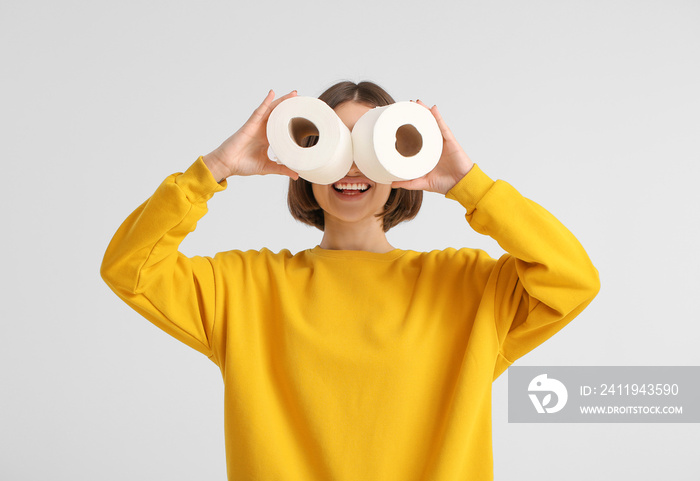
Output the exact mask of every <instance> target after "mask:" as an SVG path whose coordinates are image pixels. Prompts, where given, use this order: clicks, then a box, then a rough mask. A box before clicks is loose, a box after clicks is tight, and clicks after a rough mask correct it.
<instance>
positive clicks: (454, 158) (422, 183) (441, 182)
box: [391, 100, 474, 195]
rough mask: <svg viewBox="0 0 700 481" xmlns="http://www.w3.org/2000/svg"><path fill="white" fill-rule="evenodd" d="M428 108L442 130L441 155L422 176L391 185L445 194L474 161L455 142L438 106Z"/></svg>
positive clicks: (469, 168)
mask: <svg viewBox="0 0 700 481" xmlns="http://www.w3.org/2000/svg"><path fill="white" fill-rule="evenodd" d="M416 102H417V103H419V104H420V105H422V106H423V107H425V108H426V109H427V108H428V106H427V105H425V104H424V103H423V102H421V101H420V100H417V101H416ZM429 110H430V112H431V113H432V114H433V116H434V117H435V120H437V124H438V126H439V127H440V132H442V155H441V156H440V160H439V161H438V163H437V165H436V166H435V168H434V169H433V170H431V171H430V172H428V173H427V174H425V175H424V176H423V177H419V178H417V179H413V180H403V181H396V182H392V183H391V187H393V188H397V187H401V188H404V189H408V190H420V189H422V190H427V191H430V192H438V193H440V194H443V195H444V194H447V191H449V190H450V189H451V188H452V187H454V186H455V185H456V184H457V182H459V181H460V180H461V179H462V177H464V176H465V175H467V172H469V171H470V170H471V168H472V166H473V165H474V163H473V162H472V161H471V159H470V158H469V157H468V156H467V154H466V153H465V152H464V150H463V149H462V147H461V146H460V145H459V144H458V143H457V139H455V137H454V135H452V132H451V131H450V129H449V127H447V124H446V123H445V121H444V120H443V118H442V115H440V112H439V111H438V108H437V107H436V106H435V105H433V107H432V108H431V109H429Z"/></svg>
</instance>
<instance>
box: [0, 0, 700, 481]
mask: <svg viewBox="0 0 700 481" xmlns="http://www.w3.org/2000/svg"><path fill="white" fill-rule="evenodd" d="M699 26H700V2H697V1H694V0H687V1H680V0H675V1H671V0H663V1H661V0H659V1H641V0H627V1H620V0H604V1H603V0H596V1H591V0H588V1H576V2H574V1H559V0H550V1H545V0H538V1H522V0H509V1H485V0H482V1H466V2H445V1H433V2H431V3H430V4H428V3H427V2H408V1H392V2H382V1H377V0H372V1H364V0H358V1H350V2H342V3H331V2H327V1H325V2H324V1H315V2H310V1H307V2H304V1H298V2H282V1H280V2H278V3H271V2H255V3H254V2H231V1H229V2H223V1H218V2H203V1H197V2H195V1H176V2H173V1H167V2H166V1H151V2H141V1H139V2H137V1H134V0H128V1H124V0H122V1H119V2H117V1H113V2H99V1H86V0H82V1H77V0H72V1H71V0H66V1H62V2H50V1H46V0H44V1H22V2H20V1H18V0H9V1H8V0H3V2H2V3H1V4H0V53H1V54H2V56H1V58H2V73H1V74H0V76H1V79H0V81H1V82H2V85H1V88H0V99H1V104H0V127H1V131H0V132H1V133H0V135H1V139H2V143H1V154H2V157H1V158H2V166H3V174H2V198H3V207H4V215H3V219H2V226H3V227H2V231H3V235H2V240H1V242H2V255H3V262H2V265H3V268H2V274H3V275H2V290H1V292H2V294H1V295H2V302H1V303H0V309H1V311H0V315H1V323H2V324H1V331H0V366H2V367H0V478H1V479H3V480H38V479H71V480H95V479H100V480H123V479H137V480H152V479H169V480H191V479H207V480H223V479H225V459H224V433H223V399H222V393H223V386H222V382H221V375H220V373H219V371H218V369H217V367H216V366H215V365H213V364H212V363H211V362H210V361H208V360H207V359H206V358H205V357H204V356H202V355H201V354H199V353H197V352H196V351H193V350H191V349H189V348H188V347H186V346H184V345H182V344H180V343H178V342H177V341H175V340H174V339H172V338H170V337H169V336H167V335H166V334H164V333H162V332H161V331H159V330H158V329H156V328H155V327H153V326H152V325H151V324H150V323H149V322H147V321H146V320H144V319H143V318H141V317H139V316H138V314H136V313H135V312H133V311H131V310H130V309H129V308H128V307H127V306H126V305H125V304H123V303H122V302H121V301H120V300H119V299H118V298H117V297H116V296H115V295H114V294H112V293H111V291H109V290H108V288H107V286H106V285H105V284H104V283H103V282H102V281H101V279H100V277H99V266H100V262H101V258H102V254H103V252H104V250H105V248H106V246H107V243H108V241H109V240H110V238H111V236H112V234H113V233H114V231H115V230H116V229H117V227H118V226H119V224H120V223H121V222H122V220H123V219H124V218H126V216H127V215H128V214H129V213H130V212H131V211H132V210H133V209H134V208H136V207H137V206H138V205H139V204H140V203H141V202H143V201H144V200H145V199H146V198H147V197H148V196H149V195H150V194H151V193H152V192H153V190H155V188H156V187H157V186H158V184H159V183H160V182H161V181H162V179H163V178H165V177H166V176H167V175H168V174H170V173H172V172H177V171H182V170H184V169H186V168H187V167H188V166H189V165H190V164H191V163H192V162H193V161H194V160H195V159H196V158H197V157H198V156H199V155H202V154H205V153H207V152H209V151H211V150H212V149H214V148H215V147H216V146H218V145H219V143H220V142H221V141H223V140H224V139H225V138H226V137H228V136H229V135H230V134H231V133H233V132H234V131H235V130H236V129H237V128H238V127H239V126H240V125H241V124H242V123H243V122H244V121H245V119H247V118H248V116H249V114H250V113H251V112H252V110H253V109H254V108H255V107H256V106H257V105H258V104H259V103H260V101H261V100H262V99H263V98H264V96H265V94H266V93H267V91H268V89H270V88H273V89H275V91H276V92H278V94H280V95H282V94H284V93H286V92H288V91H290V90H292V89H298V90H299V92H300V94H301V95H312V96H317V95H318V94H320V93H321V92H322V91H323V90H324V89H325V88H326V87H328V86H330V85H331V84H333V83H335V82H336V81H339V80H343V79H350V80H354V81H359V80H363V79H371V80H374V81H376V82H378V83H379V84H380V85H382V86H384V87H385V88H386V89H387V90H388V91H389V92H390V93H392V95H393V96H394V97H395V98H396V99H397V100H408V99H415V98H420V99H421V100H423V101H424V102H426V103H428V104H429V105H432V104H437V105H438V106H439V107H440V109H441V112H442V114H443V116H444V118H445V119H446V121H447V123H448V125H449V126H450V127H451V128H452V130H453V132H454V133H455V135H456V136H457V138H458V140H459V141H460V143H461V144H462V146H463V147H464V149H465V150H466V152H467V153H468V155H469V156H470V157H471V158H472V160H474V161H475V162H477V163H478V164H479V165H480V166H481V167H482V168H483V170H484V171H486V172H487V173H488V174H489V175H490V176H491V177H493V178H501V179H504V180H507V181H508V182H510V183H511V184H513V185H514V186H516V188H518V189H519V190H520V191H521V192H522V193H523V194H524V195H526V196H528V197H530V198H532V199H533V200H535V201H537V202H538V203H540V204H542V205H543V206H545V207H546V208H547V209H548V210H550V211H551V212H552V213H553V214H554V215H556V216H557V217H558V218H559V219H560V220H561V221H562V222H563V223H564V224H565V225H566V226H568V227H569V228H570V229H571V230H572V231H573V232H574V234H575V235H576V236H577V237H578V238H579V239H580V241H581V242H582V243H583V245H584V246H585V247H586V249H587V250H588V252H589V254H590V256H591V258H592V259H593V261H594V263H595V264H596V266H597V267H598V269H599V270H600V273H601V279H602V286H603V287H602V291H601V292H600V294H599V296H598V298H597V299H596V300H595V301H594V302H593V304H592V305H591V306H590V307H589V308H588V309H587V310H586V311H585V312H584V313H583V314H581V315H580V316H579V317H578V318H577V319H576V320H575V321H574V322H573V323H572V324H571V325H569V326H567V327H566V328H565V329H564V330H563V331H562V332H561V333H559V334H558V335H557V336H556V337H555V338H553V339H552V340H551V341H550V342H548V343H546V344H544V345H542V346H541V347H539V348H538V349H536V350H535V351H534V352H532V353H530V354H529V355H528V356H526V357H525V358H523V359H521V360H520V361H519V364H521V365H528V364H529V365H699V364H700V353H698V350H697V340H698V338H699V337H700V327H698V324H699V319H698V314H697V307H696V306H697V303H696V302H695V299H697V292H699V291H700V277H699V276H698V274H697V273H698V268H699V267H700V265H699V264H700V255H699V254H698V247H697V246H698V243H699V242H700V228H699V224H698V220H697V218H698V217H697V216H698V214H697V210H698V206H700V194H699V193H698V192H699V191H698V188H697V186H698V182H697V176H698V174H700V169H699V168H698V162H699V161H700V140H699V138H700V93H699V90H698V86H700V65H699V62H700V61H699V60H698V59H700V28H698V27H699ZM286 184H287V181H286V178H282V177H272V176H267V177H256V178H252V177H247V178H239V179H231V182H230V184H229V188H228V189H227V190H226V191H225V192H223V193H220V194H217V195H216V196H215V197H214V199H212V201H211V202H210V211H209V214H208V215H207V216H206V217H204V218H203V219H202V221H201V222H200V223H199V225H198V228H197V231H196V232H195V233H194V234H192V235H191V236H190V237H189V238H188V239H186V241H185V242H184V243H183V245H182V251H183V252H185V253H187V254H190V255H193V254H206V255H213V254H214V253H216V252H217V251H221V250H227V249H232V248H239V249H248V248H260V247H263V246H266V247H269V248H270V249H272V250H273V251H277V250H279V249H282V248H289V249H290V250H292V251H293V252H296V251H298V250H301V249H304V248H308V247H313V246H314V245H316V244H317V243H318V242H319V241H320V232H319V231H316V230H315V229H313V228H310V227H309V228H307V227H305V226H302V225H301V224H298V223H295V222H294V221H293V220H292V219H291V216H290V215H289V214H288V212H287V208H286V205H285V198H286V197H285V196H286ZM463 214H464V212H463V210H462V208H461V207H460V206H459V205H458V204H457V203H456V202H453V201H451V200H448V199H445V198H444V197H441V196H439V195H437V194H427V195H426V198H425V203H424V207H423V209H422V211H421V213H420V214H419V216H418V217H417V218H416V219H415V220H414V221H412V222H410V223H408V224H405V225H402V226H400V227H397V228H395V229H394V230H392V231H391V232H390V235H389V239H390V241H391V242H392V243H393V244H394V245H395V246H397V247H400V248H404V249H416V250H430V249H436V248H444V247H448V246H454V247H462V246H472V247H479V248H483V249H486V250H487V251H489V252H490V253H491V254H492V255H493V256H498V255H500V254H501V253H502V251H501V250H500V248H499V247H498V246H497V245H496V244H495V242H493V241H491V240H490V239H488V238H485V237H483V236H480V235H479V234H476V233H474V232H473V231H471V229H470V228H469V226H468V224H467V223H466V222H465V220H464V218H463ZM506 376H507V374H505V375H504V376H502V377H501V378H500V379H498V380H497V381H496V382H495V384H494V402H493V436H494V443H493V444H494V457H495V476H496V479H497V480H508V479H532V480H535V479H536V480H548V479H551V480H554V479H561V477H562V473H565V476H566V478H567V479H569V480H571V481H574V480H588V479H592V478H595V479H603V480H617V479H635V480H655V479H674V480H697V479H698V476H699V475H700V467H698V464H697V446H698V445H700V429H699V428H698V425H697V424H685V425H670V424H669V425H659V424H655V425H652V424H636V425H621V424H617V425H616V424H590V425H585V424H584V425H573V424H562V425H548V424H541V425H537V424H508V423H507V404H506V385H507V382H506Z"/></svg>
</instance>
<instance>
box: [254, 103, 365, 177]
mask: <svg viewBox="0 0 700 481" xmlns="http://www.w3.org/2000/svg"><path fill="white" fill-rule="evenodd" d="M309 136H318V142H317V143H316V144H314V145H313V146H310V147H304V145H305V142H308V139H307V137H309ZM267 139H268V141H269V142H270V148H269V149H268V157H269V158H270V159H271V160H274V161H276V162H278V163H281V164H284V165H286V166H287V167H289V168H290V169H292V170H293V171H295V172H297V173H298V174H299V176H300V177H303V178H304V179H306V180H308V181H309V182H313V183H315V184H324V185H325V184H332V183H333V182H336V181H338V180H340V179H342V178H343V177H345V176H346V175H347V173H348V171H349V170H350V167H351V166H352V150H353V147H352V137H351V134H350V130H349V129H348V128H347V126H346V125H345V124H344V123H343V121H342V120H340V118H339V117H338V116H337V115H336V113H335V112H334V111H333V109H331V108H330V107H329V106H328V104H326V103H325V102H323V101H322V100H319V99H316V98H313V97H301V96H298V97H292V98H289V99H287V100H285V101H283V102H280V104H279V105H278V106H277V107H275V109H274V110H273V111H272V112H271V113H270V117H269V118H268V121H267Z"/></svg>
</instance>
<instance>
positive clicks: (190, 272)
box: [100, 157, 226, 362]
mask: <svg viewBox="0 0 700 481" xmlns="http://www.w3.org/2000/svg"><path fill="white" fill-rule="evenodd" d="M225 188H226V181H225V180H224V181H222V182H221V183H220V184H219V183H217V182H216V180H215V179H214V177H213V176H212V175H211V172H210V171H209V169H208V168H207V166H206V165H205V164H204V161H203V159H202V157H199V158H198V159H197V161H196V162H195V163H194V164H192V165H191V166H190V167H189V168H188V169H187V170H186V171H185V172H184V173H177V174H173V175H171V176H169V177H167V178H166V179H165V180H164V181H163V183H162V184H161V185H160V186H159V187H158V189H157V190H156V191H155V193H154V194H153V195H152V196H151V197H150V198H149V199H148V200H147V201H146V202H144V203H143V204H142V205H141V206H139V207H138V208H137V209H136V210H135V211H134V212H133V213H132V214H131V215H129V217H128V218H127V219H126V220H125V221H124V223H123V224H122V225H121V227H119V229H118V230H117V232H116V234H115V235H114V237H113V238H112V241H111V242H110V243H109V246H108V247H107V251H106V252H105V255H104V259H103V261H102V266H101V269H100V274H101V275H102V278H103V279H104V281H105V282H106V283H107V285H108V286H109V287H110V288H111V289H112V290H113V291H114V292H115V293H116V294H117V296H119V297H120V298H121V299H123V300H124V301H125V302H126V303H127V304H128V305H130V306H131V307H132V308H133V309H134V310H136V311H137V312H138V313H140V314H141V315H142V316H144V317H145V318H146V319H148V320H149V321H151V322H152V323H153V324H155V325H156V326H158V327H159V328H161V329H162V330H164V331H165V332H167V333H168V334H170V335H172V336H173V337H175V338H176V339H178V340H180V341H182V342H183V343H185V344H187V345H188V346H190V347H192V348H193V349H196V350H197V351H199V352H201V353H202V354H204V355H206V356H207V357H209V358H212V357H213V356H214V352H213V348H212V335H213V331H214V324H215V321H216V319H215V312H216V306H215V303H216V298H215V289H214V270H213V265H212V259H211V258H208V257H193V258H188V257H186V256H184V255H183V254H181V253H180V252H179V251H178V247H179V245H180V243H181V242H182V240H183V239H184V238H185V236H186V235H187V234H188V233H190V232H192V231H193V230H194V229H195V227H196V225H197V221H198V220H199V219H200V218H201V217H202V216H203V215H204V214H205V213H206V212H207V205H206V202H207V201H208V200H209V199H210V198H211V197H212V196H213V195H214V193H215V192H218V191H221V190H224V189H225ZM212 360H214V359H212ZM214 361H215V362H216V360H214Z"/></svg>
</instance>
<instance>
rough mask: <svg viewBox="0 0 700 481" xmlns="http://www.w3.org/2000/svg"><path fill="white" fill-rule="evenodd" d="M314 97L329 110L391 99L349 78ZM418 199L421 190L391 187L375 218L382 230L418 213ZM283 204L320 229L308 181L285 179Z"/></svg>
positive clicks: (379, 103)
mask: <svg viewBox="0 0 700 481" xmlns="http://www.w3.org/2000/svg"><path fill="white" fill-rule="evenodd" d="M318 98H319V99H320V100H323V101H324V102H326V103H327V104H328V106H330V108H332V109H334V108H336V107H337V106H338V105H340V104H342V103H343V102H348V101H353V102H359V103H362V104H366V105H369V106H370V107H382V106H384V105H390V104H393V103H394V102H395V101H394V99H393V98H392V97H391V95H389V94H388V93H387V92H386V91H385V90H384V89H383V88H381V87H380V86H379V85H377V84H375V83H373V82H368V81H363V82H360V83H357V84H356V83H354V82H349V81H344V82H339V83H337V84H335V85H333V86H332V87H330V88H329V89H327V90H326V91H325V92H323V93H322V94H321V95H320V96H319V97H318ZM307 139H308V140H307V142H308V144H309V145H314V144H315V143H316V141H317V140H318V139H317V138H311V137H308V138H307ZM422 202H423V191H422V190H407V189H391V193H390V194H389V199H388V200H387V201H386V204H385V205H384V210H383V211H382V212H381V213H379V214H377V217H381V218H382V228H383V229H384V232H386V231H388V230H389V229H391V228H392V227H394V226H395V225H397V224H398V223H400V222H403V221H405V220H411V219H413V218H414V217H415V216H416V214H418V211H419V210H420V206H421V204H422ZM287 205H288V206H289V211H290V212H291V213H292V217H294V218H295V219H296V220H298V221H300V222H303V223H304V224H308V225H312V226H314V227H317V228H318V229H320V230H323V228H324V218H323V209H321V206H319V205H318V202H316V198H315V197H314V193H313V189H312V184H311V182H309V181H308V180H305V179H302V178H301V177H299V179H298V180H293V179H289V191H288V192H287Z"/></svg>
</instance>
